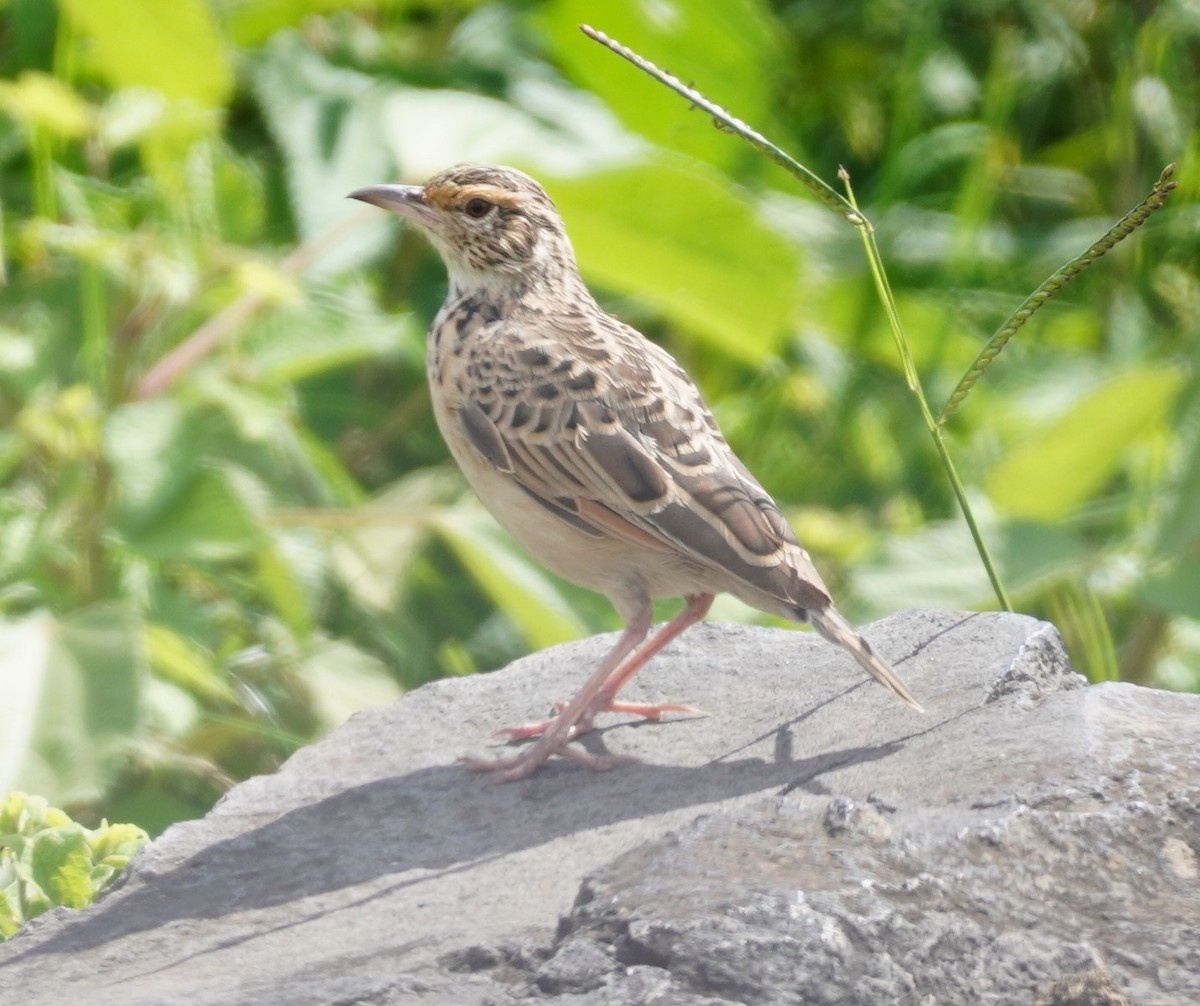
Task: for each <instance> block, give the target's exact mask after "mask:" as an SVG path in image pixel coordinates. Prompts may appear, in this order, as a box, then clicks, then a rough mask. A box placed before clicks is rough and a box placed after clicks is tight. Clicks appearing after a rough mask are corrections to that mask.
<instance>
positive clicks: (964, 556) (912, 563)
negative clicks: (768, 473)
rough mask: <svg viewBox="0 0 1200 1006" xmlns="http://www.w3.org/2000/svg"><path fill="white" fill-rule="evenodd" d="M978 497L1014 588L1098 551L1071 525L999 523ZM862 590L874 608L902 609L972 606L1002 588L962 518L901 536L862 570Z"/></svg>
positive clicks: (1077, 564)
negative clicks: (990, 575) (995, 585)
mask: <svg viewBox="0 0 1200 1006" xmlns="http://www.w3.org/2000/svg"><path fill="white" fill-rule="evenodd" d="M981 503H982V501H974V509H975V512H976V515H977V516H978V517H979V519H980V523H981V526H982V531H983V535H984V537H985V538H986V539H987V541H988V543H989V545H990V547H991V549H992V553H993V556H994V558H995V559H996V563H997V566H998V567H999V572H1000V577H1001V579H1002V580H1003V581H1004V584H1005V586H1006V587H1007V588H1008V590H1009V591H1011V592H1013V593H1016V592H1018V591H1028V590H1033V589H1035V588H1037V587H1038V586H1040V585H1042V584H1045V583H1048V582H1052V581H1054V580H1056V579H1057V578H1059V577H1062V576H1065V575H1068V574H1071V573H1076V572H1078V571H1080V570H1082V569H1085V568H1086V567H1087V565H1088V564H1089V563H1090V562H1091V561H1093V560H1094V558H1095V556H1094V553H1093V551H1092V549H1091V548H1090V547H1089V545H1088V544H1087V542H1086V541H1085V540H1084V538H1083V537H1082V536H1081V535H1079V534H1077V533H1075V532H1074V531H1073V530H1072V529H1071V528H1070V527H1066V526H1063V525H1044V524H1032V523H1026V522H1022V521H1017V522H1012V523H1007V524H1005V523H997V522H995V521H994V519H993V518H991V517H990V516H989V515H988V514H987V508H986V504H985V503H984V504H983V505H981ZM853 584H854V593H855V594H857V595H858V596H860V597H861V598H862V599H863V600H864V601H866V602H867V605H868V610H869V611H870V612H871V613H872V614H874V613H882V612H889V611H895V610H896V609H897V608H902V607H903V608H968V607H988V606H990V605H991V604H994V594H993V592H992V588H991V586H990V584H989V583H988V579H987V574H986V573H985V572H984V569H983V566H982V564H981V563H980V561H979V554H978V553H977V552H976V551H975V546H974V543H973V542H972V541H971V536H970V533H969V532H968V531H967V528H966V525H965V524H964V523H963V522H962V521H961V520H952V521H940V522H935V523H931V524H929V525H927V526H925V527H924V528H922V529H921V530H920V531H918V532H917V533H915V534H912V535H906V536H903V537H897V538H893V539H892V540H890V541H888V542H887V543H886V545H885V546H884V549H883V552H882V554H881V555H880V556H879V558H878V559H876V560H874V561H873V562H870V563H868V564H866V565H864V566H863V567H861V568H859V569H858V570H856V571H855V573H854V575H853Z"/></svg>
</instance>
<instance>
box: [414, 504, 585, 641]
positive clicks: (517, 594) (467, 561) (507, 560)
mask: <svg viewBox="0 0 1200 1006" xmlns="http://www.w3.org/2000/svg"><path fill="white" fill-rule="evenodd" d="M432 524H433V526H434V527H435V528H436V529H437V531H438V533H439V534H440V535H441V536H442V537H443V538H444V539H445V541H446V542H447V543H448V544H449V545H450V547H451V548H452V549H454V554H455V555H456V556H457V557H458V560H459V561H460V562H461V563H462V564H463V566H465V567H466V569H467V572H469V573H470V574H471V576H472V577H473V578H474V579H475V581H476V582H477V583H478V584H479V585H480V587H482V588H483V590H484V591H485V592H486V593H487V595H488V597H490V598H491V600H492V603H493V604H495V605H496V607H497V608H499V609H500V610H501V611H503V612H504V613H505V614H506V615H508V617H509V618H511V619H512V620H513V621H514V622H515V623H516V624H517V625H518V626H519V627H520V629H521V632H522V633H524V635H525V638H526V639H527V640H528V641H529V645H530V646H532V647H533V648H534V649H541V648H542V647H545V646H552V645H553V644H555V643H562V642H566V641H567V640H569V639H578V638H579V637H580V636H582V635H585V634H586V632H587V628H586V627H585V626H584V625H583V623H582V622H580V621H579V619H578V617H577V616H576V615H575V613H574V612H573V611H572V610H571V607H570V605H569V604H568V603H567V601H566V599H565V598H564V596H563V594H562V592H561V591H560V590H559V589H558V587H557V585H556V584H555V583H554V580H553V579H551V577H550V576H549V574H547V573H545V572H544V571H543V570H542V568H541V567H540V566H538V565H537V564H536V563H535V562H534V561H533V560H532V559H530V558H529V557H528V556H527V555H526V554H525V553H524V552H523V551H522V550H521V548H520V547H519V546H518V545H517V544H516V543H515V542H514V541H513V540H512V539H511V538H509V536H508V535H507V534H505V533H504V532H503V531H502V530H501V529H500V526H499V525H498V524H496V522H495V521H494V520H493V519H492V518H491V517H490V516H489V515H488V514H487V513H485V512H484V511H483V510H482V509H477V508H475V507H468V506H463V507H458V508H455V509H454V510H449V511H444V512H442V513H439V514H436V515H434V517H433V520H432Z"/></svg>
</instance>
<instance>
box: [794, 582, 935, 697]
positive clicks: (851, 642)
mask: <svg viewBox="0 0 1200 1006" xmlns="http://www.w3.org/2000/svg"><path fill="white" fill-rule="evenodd" d="M806 614H807V616H808V620H809V621H810V622H811V623H812V626H813V628H814V629H816V630H817V631H818V632H819V633H820V634H821V635H822V636H824V637H825V638H826V639H828V640H829V641H830V642H831V643H836V644H837V645H838V646H840V647H841V648H842V649H844V650H846V651H847V652H848V653H849V654H850V655H851V656H852V657H853V658H854V659H855V660H857V661H858V663H859V665H860V666H861V667H862V669H863V670H864V671H866V672H867V673H868V674H869V675H871V677H873V678H874V679H875V680H876V681H878V682H879V683H880V684H881V685H883V687H884V688H886V689H887V690H888V691H889V692H891V693H892V694H893V695H895V696H896V697H897V698H899V699H900V700H901V701H902V702H904V703H906V704H907V705H910V706H912V708H913V709H915V710H916V711H917V712H919V713H923V712H925V709H924V707H923V706H922V705H921V703H920V702H918V701H917V700H916V698H914V697H913V693H912V692H910V691H909V690H908V686H907V685H905V684H904V682H903V681H901V680H900V678H899V677H898V676H897V675H896V672H895V671H893V670H892V669H891V667H889V666H888V664H887V661H886V660H884V659H883V658H882V657H881V656H879V654H877V653H876V652H875V651H874V650H873V649H871V644H870V643H868V642H867V641H866V640H865V639H863V637H862V636H861V635H859V633H858V630H857V629H855V628H854V626H853V625H851V624H850V623H849V622H847V621H846V619H845V618H843V617H842V615H841V613H840V612H838V611H837V610H836V609H835V608H833V607H832V606H830V607H827V608H812V609H810V610H809V611H807V612H806Z"/></svg>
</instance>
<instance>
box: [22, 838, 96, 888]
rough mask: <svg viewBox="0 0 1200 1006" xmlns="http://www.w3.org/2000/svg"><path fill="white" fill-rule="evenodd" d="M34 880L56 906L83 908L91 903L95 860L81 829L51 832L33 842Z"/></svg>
mask: <svg viewBox="0 0 1200 1006" xmlns="http://www.w3.org/2000/svg"><path fill="white" fill-rule="evenodd" d="M32 867H33V870H32V872H33V880H34V882H35V883H36V884H37V885H38V887H40V888H41V889H42V890H43V891H45V893H46V895H47V897H49V898H50V900H51V901H53V902H54V903H55V904H57V905H66V906H67V907H68V908H83V907H84V906H85V905H87V904H90V903H91V900H92V883H91V874H92V856H91V851H90V850H89V849H88V844H87V838H86V836H85V835H84V833H83V829H82V828H81V827H80V826H79V825H77V824H76V825H72V826H69V827H66V828H51V829H49V830H47V831H43V832H41V833H40V834H38V835H37V836H36V837H35V838H34V840H33V856H32Z"/></svg>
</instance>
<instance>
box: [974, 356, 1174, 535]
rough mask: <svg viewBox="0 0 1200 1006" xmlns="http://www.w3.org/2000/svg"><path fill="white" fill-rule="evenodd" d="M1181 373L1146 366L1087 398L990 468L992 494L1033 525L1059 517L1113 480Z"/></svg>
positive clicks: (1169, 399) (1168, 400)
mask: <svg viewBox="0 0 1200 1006" xmlns="http://www.w3.org/2000/svg"><path fill="white" fill-rule="evenodd" d="M1182 384H1183V375H1182V374H1181V373H1180V372H1179V371H1178V370H1176V369H1174V368H1171V367H1165V366H1160V367H1149V366H1147V367H1143V368H1142V369H1140V370H1135V371H1133V372H1131V373H1128V374H1123V375H1121V376H1120V377H1117V378H1114V379H1113V380H1111V381H1109V382H1107V383H1106V384H1104V385H1102V386H1100V387H1099V388H1096V389H1095V390H1093V391H1091V392H1090V393H1088V394H1086V395H1084V396H1083V397H1082V398H1081V399H1080V400H1079V401H1077V402H1076V403H1075V405H1074V407H1073V408H1072V409H1071V410H1070V411H1069V412H1067V413H1066V414H1065V415H1063V416H1061V417H1060V418H1059V419H1058V420H1056V421H1054V422H1051V423H1049V424H1047V425H1046V427H1045V428H1044V429H1043V430H1041V431H1040V432H1039V433H1038V434H1037V435H1036V436H1035V437H1033V438H1032V439H1031V440H1029V441H1028V442H1026V443H1025V444H1023V445H1021V446H1019V447H1017V448H1016V449H1015V450H1012V451H1009V452H1008V453H1007V454H1006V455H1005V456H1004V457H1003V458H1002V459H1001V460H1000V461H999V462H998V463H997V464H996V465H995V466H994V467H993V468H992V470H991V472H990V473H989V475H988V477H987V480H986V483H985V484H986V489H987V494H988V496H989V497H990V498H991V500H992V502H993V503H994V504H995V505H996V507H997V508H998V509H1000V510H1003V511H1005V512H1007V513H1009V514H1012V515H1014V516H1017V517H1024V518H1028V519H1030V520H1041V521H1055V520H1060V519H1062V518H1063V517H1064V516H1066V514H1067V513H1069V512H1070V511H1071V510H1072V509H1073V508H1074V507H1076V506H1078V505H1079V504H1081V503H1083V502H1084V501H1086V500H1088V499H1090V498H1091V497H1092V496H1093V495H1095V494H1096V493H1097V492H1098V491H1099V490H1101V489H1102V488H1103V487H1104V485H1105V483H1107V482H1108V480H1109V479H1110V478H1112V476H1113V474H1114V472H1116V470H1117V467H1118V466H1119V465H1120V463H1121V459H1122V456H1123V454H1124V452H1125V449H1126V448H1127V447H1129V446H1130V444H1132V443H1133V442H1134V441H1136V440H1137V439H1139V438H1140V437H1141V436H1142V435H1143V434H1144V433H1145V432H1146V431H1147V430H1148V429H1149V428H1150V427H1151V426H1153V425H1155V424H1156V423H1158V422H1160V421H1161V420H1162V418H1163V417H1164V416H1165V415H1166V413H1167V410H1168V409H1169V408H1170V407H1171V404H1172V403H1173V402H1174V401H1175V397H1176V395H1177V394H1178V393H1179V389H1180V388H1181V387H1182Z"/></svg>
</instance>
